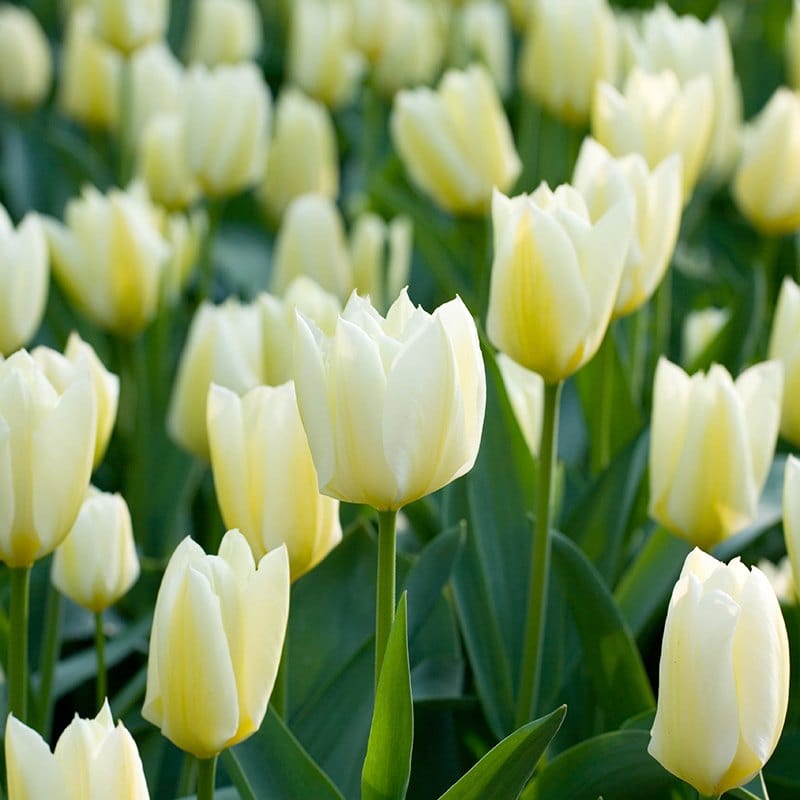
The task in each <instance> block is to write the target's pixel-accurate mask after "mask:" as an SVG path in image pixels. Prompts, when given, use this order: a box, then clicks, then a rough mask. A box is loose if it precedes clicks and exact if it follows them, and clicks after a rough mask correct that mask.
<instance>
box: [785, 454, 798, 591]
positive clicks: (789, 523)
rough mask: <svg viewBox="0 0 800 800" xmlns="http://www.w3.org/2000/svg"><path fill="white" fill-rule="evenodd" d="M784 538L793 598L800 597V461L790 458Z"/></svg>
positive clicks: (787, 475) (786, 488)
mask: <svg viewBox="0 0 800 800" xmlns="http://www.w3.org/2000/svg"><path fill="white" fill-rule="evenodd" d="M783 537H784V539H785V541H786V553H787V555H788V557H789V563H790V564H791V567H792V575H793V578H794V580H793V591H792V598H793V600H794V599H795V598H798V597H800V593H798V591H797V590H798V588H800V459H798V458H797V456H789V458H788V459H787V460H786V467H785V468H784V473H783Z"/></svg>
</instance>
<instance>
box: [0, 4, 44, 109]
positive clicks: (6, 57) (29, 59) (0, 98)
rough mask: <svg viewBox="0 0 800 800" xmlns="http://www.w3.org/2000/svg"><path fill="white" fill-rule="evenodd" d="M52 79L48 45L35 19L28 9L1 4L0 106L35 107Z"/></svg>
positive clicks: (40, 101) (41, 99) (42, 97)
mask: <svg viewBox="0 0 800 800" xmlns="http://www.w3.org/2000/svg"><path fill="white" fill-rule="evenodd" d="M52 79H53V59H52V57H51V55H50V45H49V44H48V42H47V37H46V36H45V35H44V31H43V30H42V28H41V26H40V25H39V23H38V21H37V20H36V17H34V16H33V14H32V13H31V12H30V11H29V10H28V9H27V8H20V7H18V6H12V5H10V4H8V3H3V4H2V5H0V103H5V104H6V105H9V106H11V107H12V108H22V109H26V108H33V107H35V106H38V105H39V104H40V103H42V101H43V100H44V99H45V97H46V96H47V93H48V91H49V90H50V83H51V81H52Z"/></svg>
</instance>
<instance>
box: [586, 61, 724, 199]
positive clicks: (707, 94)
mask: <svg viewBox="0 0 800 800" xmlns="http://www.w3.org/2000/svg"><path fill="white" fill-rule="evenodd" d="M713 109H714V91H713V88H712V84H711V79H710V78H709V77H708V75H699V76H698V77H696V78H692V79H691V80H689V81H687V82H686V84H685V85H684V86H681V84H680V83H679V82H678V79H677V77H676V76H675V73H673V72H669V71H665V72H660V73H658V74H650V73H647V72H644V71H642V70H641V69H639V68H638V67H635V68H634V69H633V71H632V72H631V73H630V74H629V75H628V79H627V80H626V82H625V91H624V92H623V93H622V94H620V93H619V92H618V91H617V90H616V89H615V88H614V87H613V86H611V85H610V84H608V83H599V84H598V86H597V89H596V92H595V102H594V106H593V108H592V134H593V135H594V137H595V139H597V141H598V142H600V144H602V145H603V146H604V147H605V148H606V149H607V150H608V151H609V152H610V153H611V154H612V155H615V156H624V155H627V154H628V153H641V154H642V155H643V156H644V159H645V161H647V163H648V164H649V165H650V168H651V169H653V168H655V167H657V166H658V165H659V164H660V163H661V162H662V161H663V160H664V159H665V158H667V157H668V156H670V155H672V154H673V153H678V154H680V156H681V157H682V159H683V196H684V202H685V203H686V202H688V201H689V198H690V197H691V194H692V191H693V189H694V186H695V183H697V179H698V177H699V175H700V168H701V167H702V166H703V162H704V161H705V159H706V154H707V153H708V146H709V142H710V140H711V125H712V122H713Z"/></svg>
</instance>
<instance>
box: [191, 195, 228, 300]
mask: <svg viewBox="0 0 800 800" xmlns="http://www.w3.org/2000/svg"><path fill="white" fill-rule="evenodd" d="M224 207H225V202H224V200H213V199H211V198H209V200H208V203H207V206H206V211H207V213H208V228H207V229H206V238H205V241H204V242H203V252H202V253H201V255H200V269H199V273H200V274H199V276H198V281H197V304H198V305H200V303H202V302H203V301H204V300H213V294H214V239H215V238H216V236H217V229H218V228H219V222H220V219H222V211H223V209H224Z"/></svg>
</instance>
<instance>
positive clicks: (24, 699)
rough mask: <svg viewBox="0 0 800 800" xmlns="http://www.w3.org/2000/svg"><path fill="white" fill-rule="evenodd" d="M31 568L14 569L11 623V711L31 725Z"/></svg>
mask: <svg viewBox="0 0 800 800" xmlns="http://www.w3.org/2000/svg"><path fill="white" fill-rule="evenodd" d="M30 588H31V568H30V567H11V620H10V626H11V629H10V633H11V641H10V642H9V654H8V710H9V712H11V713H12V714H13V715H14V716H15V717H16V718H17V719H18V720H19V721H20V722H27V721H28V613H29V604H30Z"/></svg>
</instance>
